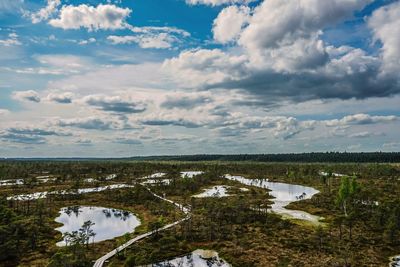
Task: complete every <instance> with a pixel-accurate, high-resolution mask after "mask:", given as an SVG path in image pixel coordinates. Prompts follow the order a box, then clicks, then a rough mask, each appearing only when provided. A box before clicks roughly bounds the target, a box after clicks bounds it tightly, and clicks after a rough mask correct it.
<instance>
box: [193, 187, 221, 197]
mask: <svg viewBox="0 0 400 267" xmlns="http://www.w3.org/2000/svg"><path fill="white" fill-rule="evenodd" d="M228 188H229V186H226V185H217V186H213V187H211V188H208V189H204V192H203V193H201V194H198V195H194V196H193V197H200V198H202V197H228V196H229V194H227V192H226V191H227V189H228Z"/></svg>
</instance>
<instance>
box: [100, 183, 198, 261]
mask: <svg viewBox="0 0 400 267" xmlns="http://www.w3.org/2000/svg"><path fill="white" fill-rule="evenodd" d="M140 185H142V186H143V187H144V188H146V189H147V190H148V191H149V192H150V193H151V194H152V195H153V196H155V197H157V198H159V199H162V200H164V201H167V202H169V203H171V204H174V205H175V206H176V207H178V208H179V209H180V210H182V211H183V212H184V213H185V215H186V217H185V218H183V219H180V220H178V221H176V222H173V223H170V224H167V225H165V226H163V227H161V228H160V229H157V230H155V231H150V232H147V233H145V234H142V235H139V236H137V237H135V238H133V239H131V240H129V241H128V242H126V243H125V244H123V245H121V246H119V247H117V248H116V249H114V250H112V251H110V252H108V253H107V254H106V255H104V256H103V257H101V258H99V259H98V260H97V261H96V262H95V263H94V265H93V267H102V266H103V265H104V263H105V262H106V261H107V260H109V259H110V258H112V257H113V256H115V255H116V254H117V253H119V252H120V251H122V250H124V249H126V248H127V247H129V246H130V245H132V244H133V243H136V242H138V241H140V240H142V239H144V238H146V237H149V236H151V235H153V234H155V233H156V232H160V231H164V230H167V229H169V228H171V227H174V226H175V225H178V224H180V223H182V222H184V221H186V220H188V219H190V216H191V214H190V210H189V209H188V208H186V207H184V206H183V205H181V204H179V203H176V202H174V201H172V200H169V199H166V198H164V197H162V196H159V195H157V194H156V193H154V192H152V191H151V190H150V189H149V188H148V187H146V186H145V185H144V184H142V183H141V184H140Z"/></svg>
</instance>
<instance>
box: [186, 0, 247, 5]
mask: <svg viewBox="0 0 400 267" xmlns="http://www.w3.org/2000/svg"><path fill="white" fill-rule="evenodd" d="M254 1H255V0H186V3H187V4H189V5H210V6H219V5H226V4H248V3H251V2H254Z"/></svg>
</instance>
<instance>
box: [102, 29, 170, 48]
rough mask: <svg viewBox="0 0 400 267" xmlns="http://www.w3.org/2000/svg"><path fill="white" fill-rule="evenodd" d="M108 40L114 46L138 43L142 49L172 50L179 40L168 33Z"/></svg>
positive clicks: (111, 36) (108, 38) (112, 37)
mask: <svg viewBox="0 0 400 267" xmlns="http://www.w3.org/2000/svg"><path fill="white" fill-rule="evenodd" d="M107 40H109V41H111V42H112V43H113V44H130V43H136V44H138V45H139V46H140V47H141V48H156V49H162V48H164V49H165V48H171V47H172V44H173V43H175V42H177V41H178V39H177V38H176V37H175V36H173V35H170V34H168V33H165V32H163V33H158V34H151V35H125V36H116V35H110V36H108V37H107Z"/></svg>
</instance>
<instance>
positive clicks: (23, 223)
mask: <svg viewBox="0 0 400 267" xmlns="http://www.w3.org/2000/svg"><path fill="white" fill-rule="evenodd" d="M47 212H48V211H47V209H46V207H45V206H44V204H43V202H41V201H38V202H37V203H36V205H35V206H34V207H32V208H31V209H30V210H29V212H28V211H27V210H26V209H24V210H23V212H21V210H15V209H12V208H10V207H9V206H8V202H7V201H6V200H5V199H3V198H2V199H0V261H5V262H7V261H9V262H15V261H17V260H18V258H20V257H21V256H22V254H23V253H28V252H30V251H35V250H38V249H42V248H44V247H45V246H46V244H45V241H46V240H47V239H48V238H49V237H50V236H52V231H53V229H52V228H51V227H50V225H49V224H48V223H47V221H46V220H45V214H46V213H47Z"/></svg>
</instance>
